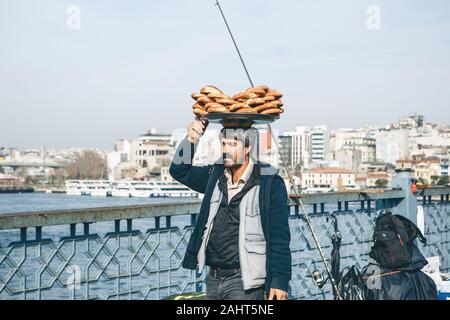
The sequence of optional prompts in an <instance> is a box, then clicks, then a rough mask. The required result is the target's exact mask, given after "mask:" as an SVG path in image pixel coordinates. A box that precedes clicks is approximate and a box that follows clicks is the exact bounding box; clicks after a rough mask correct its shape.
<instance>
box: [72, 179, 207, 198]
mask: <svg viewBox="0 0 450 320" xmlns="http://www.w3.org/2000/svg"><path fill="white" fill-rule="evenodd" d="M65 188H66V193H67V194H68V195H77V196H82V195H85V196H96V197H107V196H112V197H136V198H153V197H176V198H181V197H197V196H198V193H197V192H195V191H193V190H191V189H189V188H188V187H186V186H184V185H182V184H180V183H179V182H167V181H134V180H119V181H106V180H66V182H65Z"/></svg>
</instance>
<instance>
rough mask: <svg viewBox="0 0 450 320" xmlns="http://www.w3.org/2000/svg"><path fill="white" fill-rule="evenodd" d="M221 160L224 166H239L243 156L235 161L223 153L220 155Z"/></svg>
mask: <svg viewBox="0 0 450 320" xmlns="http://www.w3.org/2000/svg"><path fill="white" fill-rule="evenodd" d="M222 162H223V166H224V167H225V168H230V169H231V168H239V167H240V166H241V165H242V164H244V162H245V158H243V159H237V161H234V159H233V157H232V156H231V155H229V154H225V153H224V154H223V155H222Z"/></svg>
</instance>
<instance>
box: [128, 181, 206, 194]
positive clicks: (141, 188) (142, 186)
mask: <svg viewBox="0 0 450 320" xmlns="http://www.w3.org/2000/svg"><path fill="white" fill-rule="evenodd" d="M130 194H131V196H132V197H138V198H149V197H150V198H152V197H197V196H198V193H197V192H195V191H193V190H191V189H189V188H188V187H186V186H184V185H182V184H180V183H178V182H165V181H143V182H142V183H139V184H135V185H133V186H132V190H131V192H130Z"/></svg>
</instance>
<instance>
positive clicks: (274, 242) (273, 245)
mask: <svg viewBox="0 0 450 320" xmlns="http://www.w3.org/2000/svg"><path fill="white" fill-rule="evenodd" d="M269 232H270V243H269V245H270V260H269V261H270V262H269V272H270V278H271V282H270V288H275V289H281V290H284V291H288V284H289V280H290V279H291V273H292V271H291V269H292V266H291V262H292V257H291V250H290V248H289V243H290V240H291V234H290V229H289V208H288V194H287V191H286V185H285V183H284V181H283V179H282V178H281V177H280V176H276V177H275V178H274V180H273V182H272V187H271V195H270V207H269Z"/></svg>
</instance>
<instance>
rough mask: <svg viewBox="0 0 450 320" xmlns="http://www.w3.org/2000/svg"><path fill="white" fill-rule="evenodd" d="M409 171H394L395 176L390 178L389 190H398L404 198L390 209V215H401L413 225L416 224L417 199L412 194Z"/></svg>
mask: <svg viewBox="0 0 450 320" xmlns="http://www.w3.org/2000/svg"><path fill="white" fill-rule="evenodd" d="M411 178H412V175H411V170H396V175H394V176H393V177H392V181H391V188H400V189H402V190H403V192H404V194H405V197H404V198H403V199H402V200H400V202H399V203H398V204H397V205H396V206H395V207H393V208H392V213H395V214H401V215H402V216H405V217H406V218H408V219H409V220H411V221H412V222H414V223H415V224H417V198H416V196H415V195H414V194H413V193H412V189H411V185H412V181H411Z"/></svg>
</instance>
